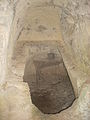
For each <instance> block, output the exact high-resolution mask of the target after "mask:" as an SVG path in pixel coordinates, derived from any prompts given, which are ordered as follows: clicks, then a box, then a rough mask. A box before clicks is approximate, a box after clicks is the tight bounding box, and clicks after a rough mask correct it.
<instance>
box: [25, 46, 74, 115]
mask: <svg viewBox="0 0 90 120" xmlns="http://www.w3.org/2000/svg"><path fill="white" fill-rule="evenodd" d="M32 49H33V50H34V51H35V49H36V50H37V51H38V52H37V54H36V51H35V52H33V55H32V56H33V57H29V59H28V61H27V63H26V68H25V74H24V81H25V82H27V83H28V84H29V87H30V93H31V98H32V103H33V104H35V106H37V107H38V109H40V110H41V111H42V112H43V113H58V112H60V111H62V110H63V109H65V108H67V107H69V106H70V105H71V104H72V102H73V101H74V99H75V95H74V91H73V87H72V84H71V82H70V79H69V77H68V74H67V71H66V68H65V66H64V63H63V60H62V58H61V55H60V53H59V52H58V50H57V48H56V47H54V48H53V47H52V46H47V47H45V45H42V46H41V45H40V46H39V45H37V46H35V45H34V46H33V48H32ZM43 49H44V50H43ZM51 50H52V52H50V51H51ZM31 54H32V53H31Z"/></svg>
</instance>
